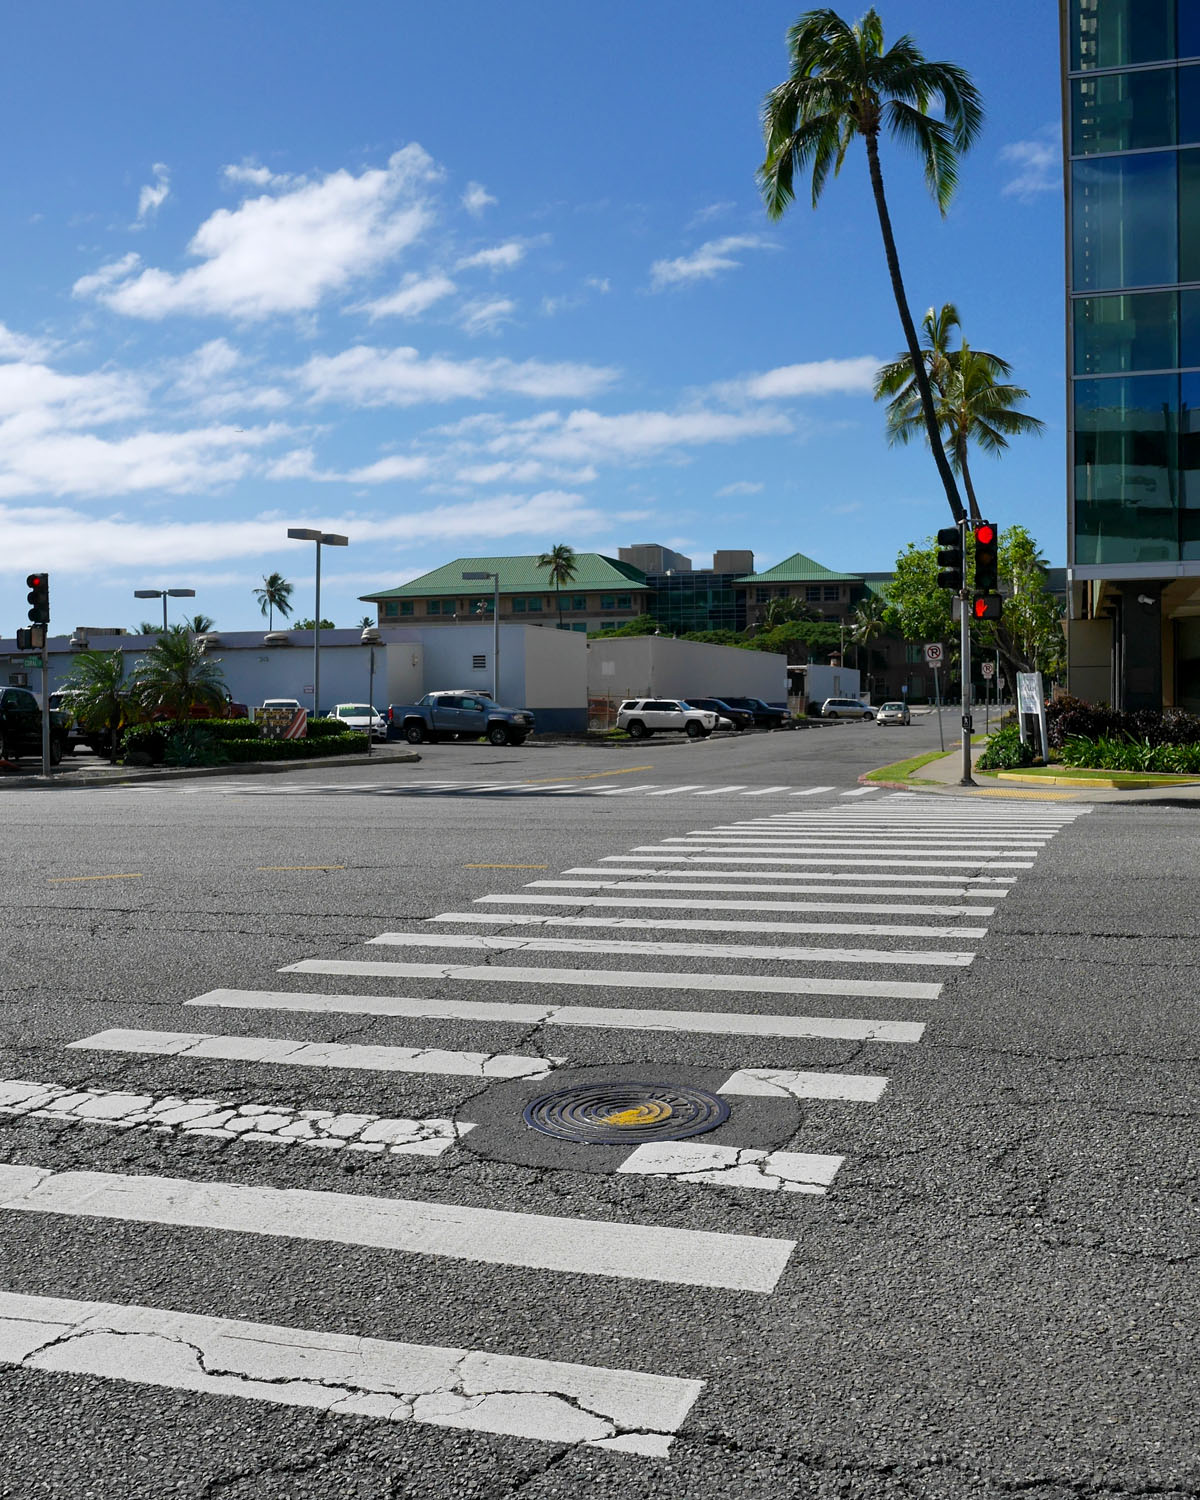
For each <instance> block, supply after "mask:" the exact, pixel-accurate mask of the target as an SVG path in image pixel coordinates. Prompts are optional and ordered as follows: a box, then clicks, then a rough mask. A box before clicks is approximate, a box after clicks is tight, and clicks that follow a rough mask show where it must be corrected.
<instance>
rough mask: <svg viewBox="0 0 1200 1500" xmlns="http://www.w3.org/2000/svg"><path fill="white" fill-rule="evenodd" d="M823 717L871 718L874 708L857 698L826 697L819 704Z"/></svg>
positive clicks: (873, 714)
mask: <svg viewBox="0 0 1200 1500" xmlns="http://www.w3.org/2000/svg"><path fill="white" fill-rule="evenodd" d="M821 717H822V718H823V719H873V718H874V717H875V710H874V709H873V708H872V707H871V705H870V704H869V703H860V702H859V700H858V699H857V698H826V700H825V702H824V703H822V704H821Z"/></svg>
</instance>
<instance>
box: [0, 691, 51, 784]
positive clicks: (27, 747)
mask: <svg viewBox="0 0 1200 1500" xmlns="http://www.w3.org/2000/svg"><path fill="white" fill-rule="evenodd" d="M66 747H67V724H66V719H65V718H64V717H63V715H62V714H58V713H55V712H54V710H53V709H51V710H50V764H51V765H52V766H56V765H58V763H59V761H60V760H62V758H63V752H64V750H65V749H66ZM41 753H42V710H41V705H40V704H39V703H38V701H37V699H36V698H35V697H34V695H33V694H32V693H31V692H30V691H29V689H28V688H19V687H6V688H0V760H19V759H20V758H21V756H23V755H41Z"/></svg>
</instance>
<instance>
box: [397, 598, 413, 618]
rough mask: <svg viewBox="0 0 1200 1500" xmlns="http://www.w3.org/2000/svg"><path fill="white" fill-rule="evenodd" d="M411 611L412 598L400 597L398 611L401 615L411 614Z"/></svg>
mask: <svg viewBox="0 0 1200 1500" xmlns="http://www.w3.org/2000/svg"><path fill="white" fill-rule="evenodd" d="M412 612H413V602H412V600H411V599H402V600H401V601H400V613H401V614H402V615H411V614H412Z"/></svg>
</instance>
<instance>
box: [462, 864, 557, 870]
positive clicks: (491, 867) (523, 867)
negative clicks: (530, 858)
mask: <svg viewBox="0 0 1200 1500" xmlns="http://www.w3.org/2000/svg"><path fill="white" fill-rule="evenodd" d="M549 868H550V866H549V865H463V869H464V870H548V869H549Z"/></svg>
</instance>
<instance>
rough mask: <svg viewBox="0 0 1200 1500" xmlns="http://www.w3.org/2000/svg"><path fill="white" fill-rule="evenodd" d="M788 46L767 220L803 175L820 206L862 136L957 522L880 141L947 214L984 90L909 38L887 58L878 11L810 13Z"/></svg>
mask: <svg viewBox="0 0 1200 1500" xmlns="http://www.w3.org/2000/svg"><path fill="white" fill-rule="evenodd" d="M787 43H788V52H789V56H790V60H791V70H790V72H789V75H788V77H787V79H786V80H785V81H784V82H783V83H781V84H779V85H778V86H777V87H776V88H774V89H772V90H771V92H770V93H769V94H768V95H767V97H766V101H765V103H764V106H763V135H764V138H765V141H766V157H765V159H764V161H763V163H762V165H761V166H760V167H759V169H758V181H759V186H760V188H761V190H762V194H763V198H764V200H765V202H766V207H767V213H768V215H769V216H770V217H771V218H772V219H779V218H781V217H782V216H783V213H784V211H785V210H786V208H787V207H788V205H789V204H790V203H791V202H792V201H793V199H794V197H795V179H796V175H797V173H799V174H801V175H803V174H804V173H808V174H809V175H810V186H811V191H812V205H813V207H814V208H816V206H817V203H818V201H819V200H820V197H821V193H822V190H823V189H824V187H825V183H826V181H827V180H828V177H829V174H830V172H831V171H832V172H833V174H834V176H835V177H836V176H837V174H838V173H839V172H840V171H841V169H842V163H843V161H844V160H845V157H846V152H847V151H848V150H849V148H850V145H851V143H852V142H853V141H854V140H855V138H856V137H861V138H862V141H863V144H864V145H865V147H866V152H867V167H868V170H869V172H870V177H871V191H872V194H873V195H874V199H875V212H876V215H877V217H878V219H879V230H880V234H881V235H882V237H883V248H884V256H885V258H886V260H887V267H888V274H889V275H890V277H891V282H892V294H893V296H894V297H895V299H896V309H897V311H898V312H899V314H900V323H901V326H902V327H903V329H904V341H905V344H906V345H907V347H908V353H909V358H910V360H911V362H912V370H913V375H914V378H915V380H916V383H917V389H918V393H919V397H920V406H921V412H922V416H923V419H924V423H925V430H926V432H927V434H928V437H929V446H930V450H931V452H932V453H933V459H934V463H935V464H936V465H937V470H938V475H939V477H940V478H941V481H942V487H943V489H944V490H945V492H946V499H947V501H948V502H949V505H950V513H951V515H952V516H953V517H954V519H955V521H960V520H962V519H963V518H964V516H965V514H966V512H965V510H964V508H963V503H962V499H961V498H960V496H959V492H958V485H957V483H956V481H955V478H954V471H953V470H952V468H951V467H950V464H949V461H948V460H947V458H946V454H945V451H944V449H943V447H942V443H941V438H940V428H939V425H938V418H937V411H936V409H935V407H934V400H933V392H932V390H931V388H930V384H929V376H928V373H927V371H926V367H925V364H924V362H923V361H922V359H921V350H920V345H919V344H918V342H917V330H916V328H915V326H914V325H913V319H912V313H911V311H910V310H909V306H908V298H907V294H906V293H905V290H904V281H903V278H902V277H901V274H900V257H899V254H898V252H897V250H896V239H895V235H894V234H893V231H892V221H891V215H890V213H889V211H888V206H887V198H886V196H885V194H884V187H883V170H882V168H881V166H880V161H879V136H880V133H881V131H883V130H886V131H887V133H888V134H889V135H890V136H892V137H893V138H894V139H896V140H897V141H899V142H900V144H902V145H905V146H909V147H912V148H913V149H914V150H915V151H916V152H917V155H918V157H919V158H920V160H921V163H922V166H923V167H924V171H925V183H926V186H927V187H928V188H929V191H930V193H931V194H932V195H933V198H934V200H935V202H936V203H937V206H938V208H939V210H940V211H941V213H942V214H943V215H945V213H946V210H947V209H948V207H949V205H950V200H951V198H952V197H953V196H954V190H955V188H956V186H957V184H958V162H959V157H960V156H962V155H963V154H964V153H965V152H967V151H968V150H969V149H970V147H971V145H972V144H973V142H974V141H975V138H976V137H977V136H978V134H979V131H980V128H981V126H982V124H983V106H982V102H981V99H980V96H979V91H978V90H977V89H976V87H975V85H974V83H973V82H972V81H971V77H970V75H969V74H968V73H967V72H966V70H965V69H963V68H961V67H959V66H958V65H957V64H955V63H949V62H930V61H929V60H928V59H927V58H926V57H925V56H924V54H923V53H921V52H920V51H919V50H918V48H917V46H916V44H915V43H914V42H913V40H912V38H911V37H909V36H902V37H901V38H900V39H899V41H897V42H895V43H894V44H893V45H892V46H891V47H890V48H888V49H887V50H886V51H885V50H884V41H883V23H882V22H881V21H880V19H879V16H878V15H877V14H876V12H875V10H874V9H871V10H868V11H867V13H866V15H865V16H863V18H862V20H861V21H858V22H856V23H855V24H854V25H850V24H849V23H847V22H846V21H844V20H843V19H842V17H841V16H839V15H838V14H837V12H836V11H834V10H830V9H827V8H823V9H820V10H812V11H808V12H806V13H805V14H804V15H802V16H801V17H800V19H799V20H798V21H797V22H796V24H795V25H794V26H793V27H792V28H791V29H790V31H789V32H788V36H787ZM934 103H936V104H938V106H939V107H940V113H941V118H940V119H939V118H937V117H936V116H934V115H931V114H930V113H929V109H930V106H931V105H932V104H934Z"/></svg>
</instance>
